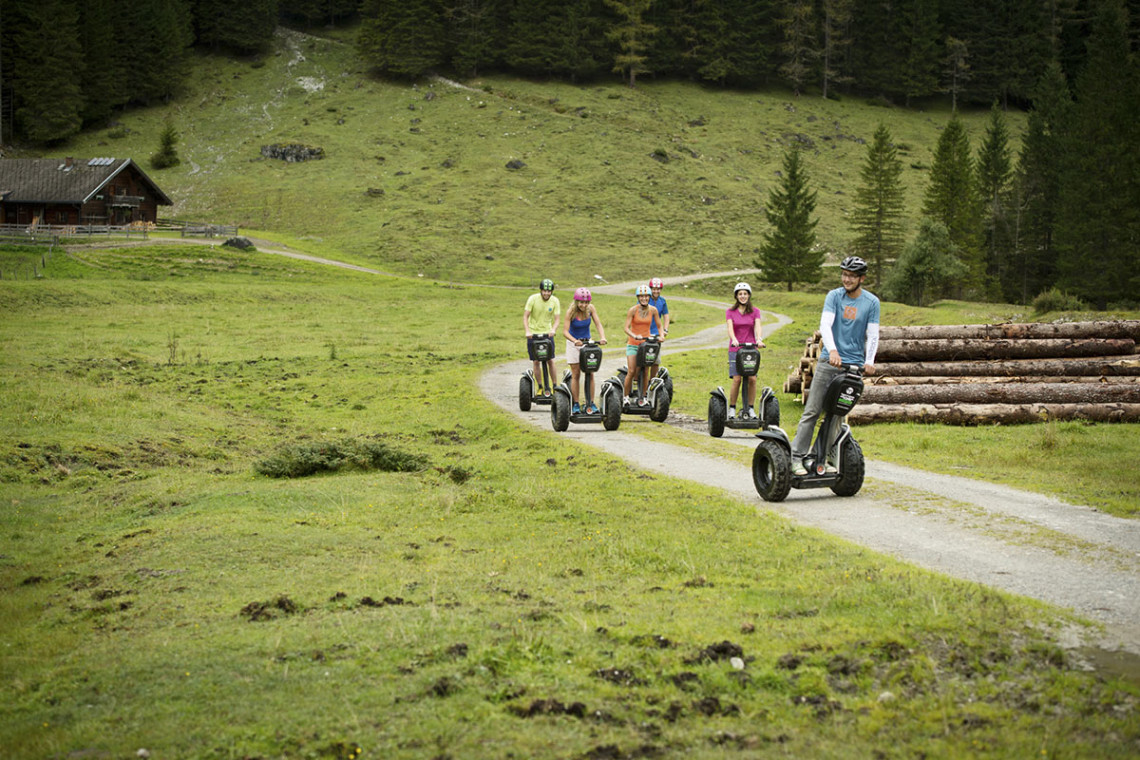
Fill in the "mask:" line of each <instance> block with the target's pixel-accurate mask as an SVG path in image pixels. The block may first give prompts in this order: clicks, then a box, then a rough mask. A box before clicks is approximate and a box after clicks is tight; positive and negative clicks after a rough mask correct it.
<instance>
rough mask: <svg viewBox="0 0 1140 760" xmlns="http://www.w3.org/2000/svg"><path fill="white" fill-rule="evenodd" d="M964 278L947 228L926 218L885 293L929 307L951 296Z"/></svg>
mask: <svg viewBox="0 0 1140 760" xmlns="http://www.w3.org/2000/svg"><path fill="white" fill-rule="evenodd" d="M964 274H965V266H964V265H963V264H962V262H961V261H959V260H958V256H957V252H956V250H955V246H954V243H953V241H951V240H950V232H949V230H947V229H946V225H944V224H943V223H942V222H937V221H935V220H933V219H931V218H930V217H926V216H924V217H923V218H922V219H921V220H919V223H918V234H916V235H915V237H914V240H912V241H911V242H910V243H908V244H907V246H906V248H904V249H903V252H902V255H901V256H899V260H898V261H897V262H896V263H895V265H894V267H893V268H892V269H891V273H890V275H888V277H887V281H886V289H885V292H886V295H888V296H889V297H890V298H892V299H894V300H896V301H902V302H903V303H908V304H910V305H912V306H926V305H927V304H929V303H930V302H931V301H933V300H934V299H936V298H939V297H941V296H942V295H944V294H946V293H947V292H949V291H950V290H951V289H952V288H953V284H954V283H955V282H957V281H959V280H960V279H961V278H962V276H963V275H964Z"/></svg>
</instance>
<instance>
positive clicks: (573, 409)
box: [570, 401, 582, 414]
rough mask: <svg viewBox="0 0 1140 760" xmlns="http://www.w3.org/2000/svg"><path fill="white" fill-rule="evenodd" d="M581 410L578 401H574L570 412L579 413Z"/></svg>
mask: <svg viewBox="0 0 1140 760" xmlns="http://www.w3.org/2000/svg"><path fill="white" fill-rule="evenodd" d="M581 412H582V409H581V408H580V407H579V406H578V402H577V401H575V402H574V405H573V406H571V407H570V414H580V413H581Z"/></svg>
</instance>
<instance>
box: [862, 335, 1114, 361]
mask: <svg viewBox="0 0 1140 760" xmlns="http://www.w3.org/2000/svg"><path fill="white" fill-rule="evenodd" d="M1135 345H1136V342H1135V341H1134V340H1132V339H1131V338H1109V339H1106V340H1098V339H1095V338H1026V339H1024V340H1009V339H1005V338H1002V339H998V340H989V339H982V338H938V339H934V340H884V341H882V342H881V343H880V344H879V353H878V355H877V357H876V361H878V360H882V361H922V360H938V361H948V360H956V361H962V360H971V359H1045V358H1052V357H1081V356H1110V355H1130V354H1131V353H1132V349H1133V348H1134V347H1135Z"/></svg>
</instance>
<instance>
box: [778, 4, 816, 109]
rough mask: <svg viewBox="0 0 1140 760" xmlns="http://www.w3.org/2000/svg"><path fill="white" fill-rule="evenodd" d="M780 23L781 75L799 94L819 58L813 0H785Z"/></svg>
mask: <svg viewBox="0 0 1140 760" xmlns="http://www.w3.org/2000/svg"><path fill="white" fill-rule="evenodd" d="M777 23H778V24H779V26H780V28H781V30H782V31H783V34H784V40H783V43H782V44H781V45H780V52H781V54H782V58H783V60H784V62H783V63H782V64H781V65H780V76H782V77H783V78H784V79H785V80H786V81H787V82H788V84H790V85H791V86H792V91H793V92H794V93H795V94H796V95H799V94H800V90H801V89H802V88H803V86H804V83H805V82H807V80H808V77H809V76H810V75H811V72H812V68H813V66H814V65H815V61H816V59H818V58H819V48H818V45H817V42H816V21H815V13H814V11H813V6H812V3H811V2H810V0H784V10H783V13H782V14H781V16H780V19H779V21H778V22H777Z"/></svg>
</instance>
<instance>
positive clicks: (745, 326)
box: [724, 306, 760, 351]
mask: <svg viewBox="0 0 1140 760" xmlns="http://www.w3.org/2000/svg"><path fill="white" fill-rule="evenodd" d="M724 318H725V319H726V320H727V321H729V322H731V323H732V334H733V335H735V336H736V340H737V341H739V342H740V343H755V342H756V328H755V327H753V325H755V324H756V323H757V322H759V321H760V310H759V309H757V308H756V307H755V306H754V307H752V313H751V314H741V313H740V310H739V309H737V308H736V307H732V308H730V309H728V310H727V311H725V313H724ZM728 350H729V351H735V350H736V346H733V345H732V344H731V343H730V344H729V346H728Z"/></svg>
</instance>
